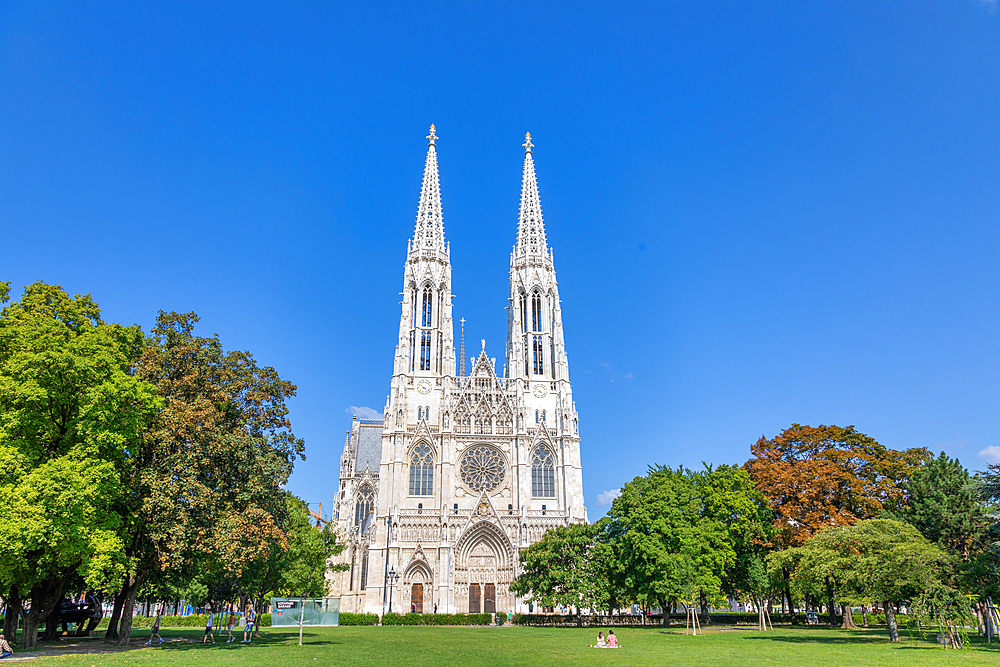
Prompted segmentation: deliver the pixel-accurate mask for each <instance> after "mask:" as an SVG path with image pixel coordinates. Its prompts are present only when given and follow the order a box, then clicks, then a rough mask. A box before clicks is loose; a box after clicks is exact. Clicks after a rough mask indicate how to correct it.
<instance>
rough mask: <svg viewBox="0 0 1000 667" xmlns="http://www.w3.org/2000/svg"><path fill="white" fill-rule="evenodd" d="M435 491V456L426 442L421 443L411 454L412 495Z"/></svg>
mask: <svg viewBox="0 0 1000 667" xmlns="http://www.w3.org/2000/svg"><path fill="white" fill-rule="evenodd" d="M433 493H434V457H433V453H432V452H431V448H430V447H428V446H427V444H426V443H420V444H419V445H417V448H416V449H414V450H413V454H411V455H410V495H411V496H429V495H432V494H433Z"/></svg>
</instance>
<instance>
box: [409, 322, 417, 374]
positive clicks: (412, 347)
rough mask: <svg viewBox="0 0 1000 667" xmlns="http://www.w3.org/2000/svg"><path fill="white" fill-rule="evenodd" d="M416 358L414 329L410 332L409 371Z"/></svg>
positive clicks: (411, 369)
mask: <svg viewBox="0 0 1000 667" xmlns="http://www.w3.org/2000/svg"><path fill="white" fill-rule="evenodd" d="M416 360H417V334H416V332H415V331H411V332H410V371H413V366H414V364H416Z"/></svg>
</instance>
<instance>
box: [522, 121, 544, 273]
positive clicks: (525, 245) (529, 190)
mask: <svg viewBox="0 0 1000 667" xmlns="http://www.w3.org/2000/svg"><path fill="white" fill-rule="evenodd" d="M521 145H522V146H524V174H523V176H522V179H521V213H520V216H519V218H518V223H517V247H516V248H515V254H517V255H544V254H546V251H547V248H548V245H547V244H546V241H545V224H544V223H543V221H542V203H541V201H540V200H539V198H538V179H537V178H536V177H535V161H534V159H533V157H532V148H534V144H532V143H531V133H530V132H529V133H527V134H525V135H524V143H523V144H521Z"/></svg>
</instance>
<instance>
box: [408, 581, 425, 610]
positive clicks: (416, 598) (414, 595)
mask: <svg viewBox="0 0 1000 667" xmlns="http://www.w3.org/2000/svg"><path fill="white" fill-rule="evenodd" d="M410 604H411V605H413V611H414V612H416V613H418V614H422V613H424V585H423V584H413V587H412V588H411V589H410Z"/></svg>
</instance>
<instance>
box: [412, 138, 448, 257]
mask: <svg viewBox="0 0 1000 667" xmlns="http://www.w3.org/2000/svg"><path fill="white" fill-rule="evenodd" d="M437 139H438V138H437V134H435V131H434V126H433V125H431V132H430V134H428V135H427V143H428V146H427V161H426V162H425V163H424V182H423V184H422V185H421V186H420V205H419V206H418V207H417V225H416V229H415V230H414V232H413V249H414V250H418V249H435V250H441V251H444V250H445V245H444V219H443V218H442V216H441V184H440V182H439V180H438V163H437V148H436V146H437Z"/></svg>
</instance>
